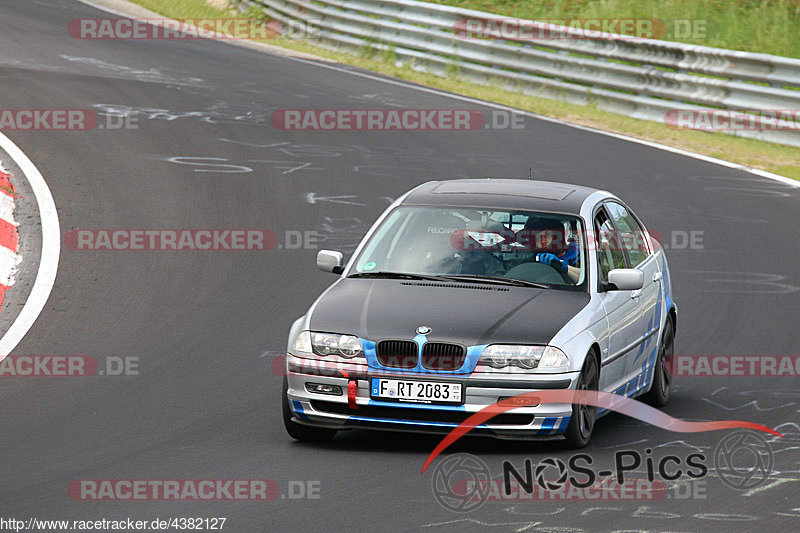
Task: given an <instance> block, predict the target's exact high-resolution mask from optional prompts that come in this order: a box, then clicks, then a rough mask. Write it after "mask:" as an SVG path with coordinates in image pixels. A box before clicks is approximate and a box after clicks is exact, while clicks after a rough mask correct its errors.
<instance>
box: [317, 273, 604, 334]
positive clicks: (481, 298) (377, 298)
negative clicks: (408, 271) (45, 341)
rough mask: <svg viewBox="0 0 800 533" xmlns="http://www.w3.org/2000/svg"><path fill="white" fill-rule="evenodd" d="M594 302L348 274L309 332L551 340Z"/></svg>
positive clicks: (532, 291)
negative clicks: (422, 331) (423, 332)
mask: <svg viewBox="0 0 800 533" xmlns="http://www.w3.org/2000/svg"><path fill="white" fill-rule="evenodd" d="M588 303H589V295H588V294H587V293H585V292H575V291H566V290H557V289H536V288H530V287H508V286H501V285H487V284H477V283H475V284H473V283H468V284H461V283H452V284H446V283H436V282H424V281H401V280H388V279H374V280H370V279H344V280H341V281H339V282H338V283H337V284H336V285H335V286H334V287H332V288H331V289H330V290H329V291H328V292H327V293H326V294H325V295H324V296H323V297H322V298H321V299H320V301H319V302H318V303H317V306H316V307H315V308H314V310H313V313H312V315H311V319H310V320H311V325H310V329H311V330H312V331H324V332H330V333H343V334H350V335H357V336H359V337H361V338H364V339H369V340H373V341H380V340H383V339H412V338H414V336H415V335H416V332H415V330H416V329H417V327H419V326H429V327H430V328H431V332H430V334H429V335H428V339H429V340H431V341H449V342H457V343H460V344H465V345H468V346H470V345H479V344H491V343H518V344H546V343H547V342H549V341H550V339H552V338H553V336H554V335H555V334H556V333H557V332H558V331H559V330H560V329H561V328H562V327H563V326H564V325H565V324H566V323H567V322H568V321H569V320H570V319H571V318H572V317H574V316H575V315H576V314H577V313H578V311H580V310H581V309H582V308H583V307H585V306H586V304H588Z"/></svg>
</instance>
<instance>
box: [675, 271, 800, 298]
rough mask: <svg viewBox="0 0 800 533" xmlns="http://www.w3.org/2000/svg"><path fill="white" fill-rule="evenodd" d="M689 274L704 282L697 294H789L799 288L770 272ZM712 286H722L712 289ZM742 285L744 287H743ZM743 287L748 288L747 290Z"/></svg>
mask: <svg viewBox="0 0 800 533" xmlns="http://www.w3.org/2000/svg"><path fill="white" fill-rule="evenodd" d="M685 272H686V273H689V274H700V275H702V276H703V281H704V282H705V284H704V287H707V286H711V288H708V289H705V288H704V289H699V290H697V292H713V293H726V294H742V293H749V294H791V293H795V292H797V291H800V287H798V286H797V285H792V284H790V283H783V282H784V281H786V279H787V278H786V276H782V275H780V274H773V273H770V272H726V271H724V270H686V271H685ZM714 284H718V285H723V286H722V287H713V285H714ZM743 285H744V286H743ZM745 286H749V287H750V288H747V287H745Z"/></svg>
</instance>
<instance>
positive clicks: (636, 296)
mask: <svg viewBox="0 0 800 533" xmlns="http://www.w3.org/2000/svg"><path fill="white" fill-rule="evenodd" d="M641 295H642V289H636V290H635V291H633V292H632V293H631V298H638V297H639V296H641Z"/></svg>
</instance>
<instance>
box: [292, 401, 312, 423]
mask: <svg viewBox="0 0 800 533" xmlns="http://www.w3.org/2000/svg"><path fill="white" fill-rule="evenodd" d="M292 409H293V410H294V414H296V415H297V416H298V417H299V418H302V419H303V420H308V416H307V415H306V413H305V411H303V404H302V403H300V402H298V401H297V400H292Z"/></svg>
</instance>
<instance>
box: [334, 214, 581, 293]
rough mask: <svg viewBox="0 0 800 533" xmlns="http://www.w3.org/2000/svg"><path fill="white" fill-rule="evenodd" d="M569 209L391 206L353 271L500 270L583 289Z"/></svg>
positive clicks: (577, 227) (494, 273)
mask: <svg viewBox="0 0 800 533" xmlns="http://www.w3.org/2000/svg"><path fill="white" fill-rule="evenodd" d="M585 240H586V232H585V229H584V227H583V224H582V223H581V220H580V219H579V218H578V217H576V216H570V215H565V214H561V213H545V212H534V211H523V210H517V209H500V208H479V207H469V208H467V207H452V206H406V205H404V206H399V207H397V208H396V209H395V210H393V211H392V212H391V213H390V214H389V215H388V216H387V217H386V219H385V220H384V221H383V222H382V223H381V225H380V226H379V227H378V228H376V230H375V232H374V233H373V235H372V236H371V237H370V239H369V241H368V242H367V244H366V246H365V247H364V249H363V251H362V252H361V253H360V254H359V255H358V257H356V259H355V268H354V272H352V273H348V275H350V274H353V273H357V274H368V273H373V274H380V273H386V272H391V273H404V274H417V275H437V276H443V275H451V276H464V275H465V276H473V277H476V276H478V277H480V276H483V277H503V278H509V279H517V280H520V281H528V282H532V283H538V284H543V285H546V286H548V287H551V288H556V289H568V290H573V289H574V290H578V289H580V290H585V289H586V285H587V284H586V271H587V269H586V268H585V263H586V260H585V259H584V250H586V249H587V248H586V246H585V244H584V243H585Z"/></svg>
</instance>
